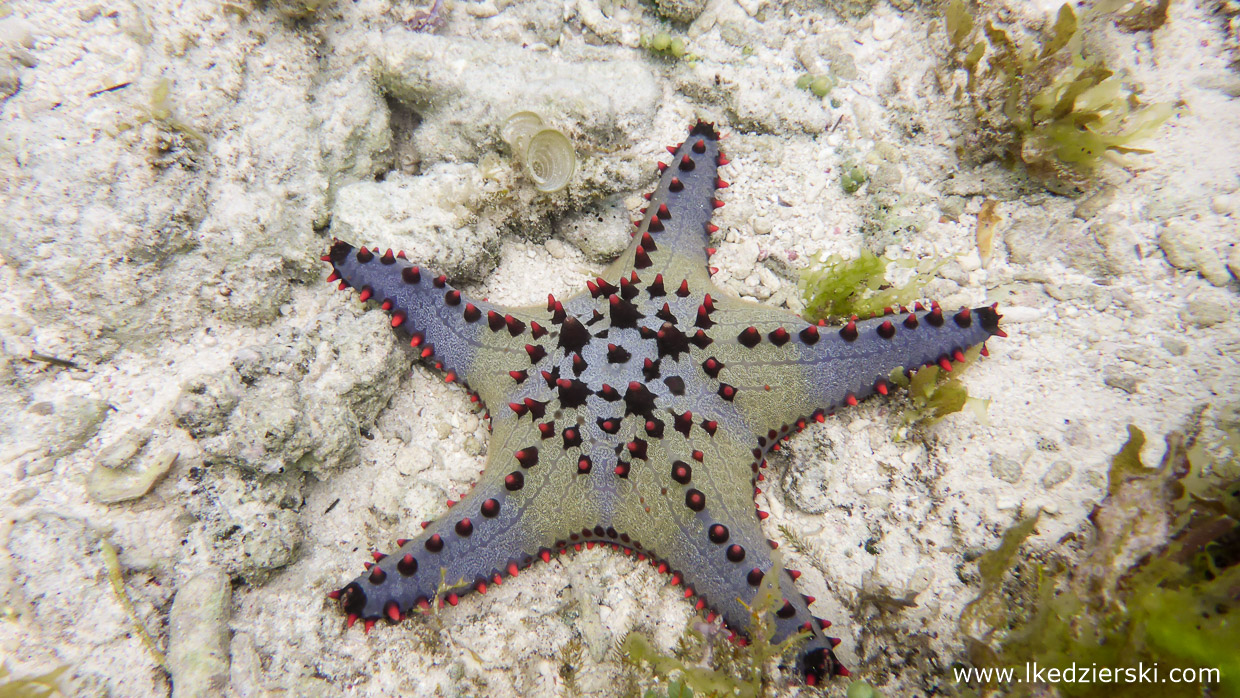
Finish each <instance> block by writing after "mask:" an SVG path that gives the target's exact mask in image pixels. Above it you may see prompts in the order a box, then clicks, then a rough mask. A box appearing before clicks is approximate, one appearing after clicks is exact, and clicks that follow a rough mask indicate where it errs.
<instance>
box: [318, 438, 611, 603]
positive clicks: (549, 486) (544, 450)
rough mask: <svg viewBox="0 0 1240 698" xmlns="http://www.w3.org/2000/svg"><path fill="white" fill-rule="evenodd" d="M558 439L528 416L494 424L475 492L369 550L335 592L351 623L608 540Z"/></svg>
mask: <svg viewBox="0 0 1240 698" xmlns="http://www.w3.org/2000/svg"><path fill="white" fill-rule="evenodd" d="M559 442H560V435H559V434H557V435H556V437H555V438H548V439H544V438H542V436H541V433H540V431H539V430H538V429H537V428H535V427H534V426H533V422H532V421H531V417H530V415H528V414H527V415H525V416H524V417H516V416H512V417H507V418H505V419H503V420H501V421H499V423H498V424H497V425H496V428H495V431H494V432H493V434H492V441H491V452H490V457H489V458H488V463H487V469H486V470H485V471H484V473H483V476H482V478H481V479H480V480H479V482H478V483H477V485H476V486H475V487H474V489H473V490H472V491H471V492H470V493H469V494H468V495H466V496H465V497H463V498H462V499H461V501H459V502H449V509H448V511H447V512H446V513H444V515H443V516H441V517H440V518H438V519H437V520H435V521H432V522H429V523H427V524H425V529H424V530H423V531H422V532H421V533H420V534H419V535H417V536H416V537H414V538H411V539H408V540H400V541H397V542H398V546H399V547H398V549H397V550H396V551H394V552H392V553H389V554H387V555H379V554H376V555H375V557H376V562H375V563H374V564H373V565H368V566H367V570H366V572H365V573H363V574H361V575H359V576H358V577H357V578H356V579H354V580H353V581H352V582H350V583H349V584H348V585H346V586H345V587H344V588H343V589H341V590H340V591H339V592H335V593H333V596H334V597H335V598H338V599H340V602H341V605H342V607H343V608H344V610H345V611H346V612H347V613H348V614H349V615H350V617H351V619H352V620H357V619H358V618H360V619H363V620H365V621H367V622H368V623H370V622H373V621H375V620H378V619H380V618H387V619H389V620H391V621H398V620H400V619H401V618H404V617H406V616H408V615H409V614H410V613H411V612H412V611H415V610H417V609H426V608H428V607H429V605H430V604H432V603H434V601H435V599H436V598H437V597H438V598H439V599H440V601H444V600H446V601H447V602H448V603H451V604H452V605H455V604H456V602H457V600H458V599H459V597H460V596H463V595H465V594H467V593H469V592H471V591H475V590H476V591H480V592H482V593H485V592H486V590H487V587H488V586H489V585H491V584H498V583H501V582H502V579H503V577H504V576H513V575H515V574H516V573H517V572H518V570H520V569H524V568H525V567H527V566H528V565H530V564H531V563H533V562H534V561H535V560H538V559H542V560H544V561H548V560H550V556H551V554H552V552H553V551H556V550H562V549H564V548H565V547H566V546H568V545H571V544H573V543H575V542H578V541H585V540H587V539H590V540H594V539H606V538H607V531H605V530H603V529H599V530H598V532H597V535H596V534H595V532H594V530H593V529H592V528H591V527H593V526H594V525H595V523H596V522H597V521H599V520H601V519H602V518H603V517H602V512H601V511H600V509H599V504H598V502H597V500H595V499H594V498H592V497H590V496H589V489H590V488H591V487H592V486H593V485H592V483H591V482H590V481H589V479H588V478H587V477H580V476H577V475H576V473H578V466H577V461H576V458H575V457H573V459H572V463H571V466H570V464H569V463H567V462H566V461H567V458H568V456H569V455H570V454H569V453H568V452H569V451H570V449H567V448H563V447H562V446H560V445H559ZM572 450H574V451H575V449H572ZM616 535H617V534H616V533H615V531H614V530H613V531H612V532H611V536H612V537H613V538H614V537H615V536H616ZM376 570H378V571H376Z"/></svg>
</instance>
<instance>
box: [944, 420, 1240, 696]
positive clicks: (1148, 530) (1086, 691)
mask: <svg viewBox="0 0 1240 698" xmlns="http://www.w3.org/2000/svg"><path fill="white" fill-rule="evenodd" d="M1207 413H1212V414H1213V415H1214V416H1213V418H1212V419H1207V418H1206V414H1207ZM1236 414H1237V410H1236V408H1235V407H1234V406H1230V407H1226V408H1221V409H1220V408H1207V409H1201V410H1198V411H1197V412H1195V413H1194V414H1193V415H1192V416H1190V418H1189V419H1188V423H1187V425H1186V427H1185V431H1184V433H1180V432H1172V433H1170V434H1168V435H1167V437H1166V445H1167V451H1166V455H1165V456H1164V458H1163V460H1162V463H1161V464H1160V465H1159V466H1158V467H1156V468H1148V467H1146V466H1145V465H1144V464H1143V463H1142V461H1141V458H1140V450H1141V446H1142V444H1143V443H1144V441H1145V435H1144V433H1143V432H1142V431H1141V430H1140V429H1138V428H1137V427H1135V426H1130V427H1129V429H1128V439H1127V441H1126V442H1125V444H1124V446H1123V448H1121V449H1120V451H1119V453H1118V454H1117V455H1116V456H1115V458H1114V460H1113V461H1112V464H1111V468H1110V484H1109V486H1108V490H1107V495H1106V497H1105V498H1104V499H1103V501H1102V502H1101V503H1100V504H1099V505H1098V506H1097V507H1096V508H1095V509H1094V512H1093V513H1092V514H1091V516H1090V523H1091V525H1092V531H1090V532H1088V534H1087V538H1088V540H1087V541H1086V544H1085V546H1084V547H1083V549H1081V551H1080V552H1079V554H1078V555H1077V556H1075V557H1074V558H1068V557H1067V556H1063V555H1059V554H1056V553H1051V554H1049V555H1047V556H1046V557H1045V559H1044V561H1041V562H1033V561H1022V560H1021V559H1019V556H1018V555H1017V554H1016V552H1017V550H1018V549H1019V547H1020V545H1021V543H1022V542H1023V541H1024V540H1025V539H1026V538H1027V537H1028V535H1029V534H1030V533H1031V532H1032V530H1033V526H1034V524H1035V521H1034V520H1031V519H1027V520H1025V521H1022V522H1021V523H1019V524H1017V525H1016V526H1015V527H1013V528H1012V529H1010V530H1009V531H1008V533H1007V534H1005V535H1004V540H1003V543H1002V544H1001V545H1000V547H999V549H998V550H996V551H993V552H992V553H988V554H987V555H984V556H983V557H982V558H981V561H980V563H979V572H980V574H981V580H982V591H981V593H980V594H979V595H978V597H977V599H975V600H974V601H973V602H972V603H970V604H969V606H968V607H966V610H965V613H964V614H963V615H962V618H961V629H962V631H963V632H965V634H966V635H969V636H970V637H971V640H970V641H969V646H968V649H969V659H970V661H971V663H972V664H973V665H974V666H976V667H981V668H987V667H995V668H998V667H1006V666H1018V667H1020V666H1024V665H1025V663H1026V662H1037V663H1038V664H1039V665H1040V666H1043V667H1056V668H1061V669H1062V668H1067V667H1070V666H1072V665H1076V666H1078V667H1082V666H1083V667H1094V666H1096V667H1105V668H1109V669H1113V670H1114V669H1119V670H1125V671H1126V670H1127V669H1131V668H1136V667H1139V666H1144V667H1150V666H1151V665H1157V666H1158V676H1159V677H1160V678H1162V679H1163V680H1164V681H1163V682H1160V683H1156V684H1150V683H1133V682H1127V681H1120V682H1115V681H1111V682H1098V681H1095V682H1092V683H1079V682H1060V683H1056V684H1055V686H1054V689H1055V690H1056V691H1057V692H1058V694H1059V695H1066V696H1106V697H1108V698H1109V697H1111V696H1118V697H1121V698H1122V697H1125V696H1154V695H1157V696H1167V697H1168V698H1178V697H1181V696H1183V697H1189V696H1192V697H1197V696H1206V695H1209V696H1224V697H1232V698H1234V697H1236V696H1240V653H1237V652H1236V651H1235V648H1236V647H1240V619H1238V618H1237V613H1240V420H1238V419H1236ZM1207 426H1209V427H1210V428H1211V429H1212V430H1213V431H1214V432H1218V433H1222V434H1223V437H1222V438H1220V439H1215V440H1214V442H1213V443H1207V442H1206V440H1205V439H1204V438H1202V434H1203V433H1204V431H1205V428H1206V427H1207ZM1184 669H1189V670H1193V671H1198V670H1205V671H1206V672H1207V676H1206V678H1205V680H1203V681H1196V682H1190V683H1170V682H1166V679H1168V678H1169V677H1170V672H1171V671H1172V670H1184ZM1216 670H1217V673H1214V672H1215V671H1216ZM1125 676H1129V674H1127V673H1125ZM970 688H973V689H977V690H979V691H983V692H985V691H988V690H993V689H997V688H1002V689H1003V690H1004V691H1005V692H1006V693H1005V695H1011V696H1026V695H1038V694H1039V693H1038V691H1040V690H1042V688H1043V687H1041V686H1038V685H1030V684H1008V685H1005V686H1003V687H999V686H997V685H994V686H986V685H976V686H972V687H970Z"/></svg>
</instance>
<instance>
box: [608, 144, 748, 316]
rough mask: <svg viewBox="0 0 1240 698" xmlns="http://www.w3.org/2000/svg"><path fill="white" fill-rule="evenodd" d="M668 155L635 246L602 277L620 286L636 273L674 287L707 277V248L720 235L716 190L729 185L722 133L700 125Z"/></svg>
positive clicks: (634, 239) (673, 147) (661, 166)
mask: <svg viewBox="0 0 1240 698" xmlns="http://www.w3.org/2000/svg"><path fill="white" fill-rule="evenodd" d="M668 151H670V152H671V154H672V162H671V164H665V163H662V162H661V163H659V169H660V172H661V175H660V177H659V183H658V185H657V186H656V187H655V189H654V191H653V192H651V193H650V194H648V195H647V199H648V200H649V201H650V203H649V204H648V205H647V206H646V208H644V209H643V211H642V213H643V215H642V218H641V220H639V221H637V222H636V224H635V225H636V227H637V230H636V232H635V233H634V235H633V242H632V243H631V244H630V245H629V248H628V249H627V250H626V251H625V252H624V254H622V255H621V256H620V258H619V259H617V260H616V262H615V263H614V264H613V265H612V266H611V267H610V268H609V269H608V270H607V272H605V273H604V274H603V276H604V278H606V279H609V280H611V281H613V282H615V281H616V280H617V279H618V278H620V277H622V276H623V275H624V274H627V273H628V272H629V271H631V270H636V271H637V273H638V274H640V275H641V277H642V278H647V279H653V278H654V277H655V276H657V275H662V276H664V277H666V278H667V279H668V280H669V283H670V280H671V279H676V280H677V281H679V280H681V279H688V280H690V283H694V282H698V281H702V280H705V279H706V278H707V274H706V262H707V258H708V256H709V254H708V251H707V243H708V242H709V241H710V234H711V232H713V231H714V230H716V228H715V227H714V226H713V225H711V222H710V220H711V217H712V216H713V215H714V212H715V209H716V208H719V207H720V206H723V202H722V201H720V200H719V199H718V198H717V191H718V190H719V189H721V188H723V187H726V186H728V185H727V183H726V182H724V181H723V180H721V179H720V178H719V175H718V170H719V166H720V165H721V164H726V163H727V158H726V157H724V155H723V152H722V151H721V150H720V148H719V134H718V133H716V131H715V129H714V127H713V126H711V125H709V124H706V123H698V124H697V125H696V126H694V127H693V129H691V130H690V132H689V137H688V138H686V139H685V141H684V142H683V143H680V144H679V145H676V146H669V147H668ZM674 290H676V289H675V287H673V288H669V289H668V291H669V292H670V291H674Z"/></svg>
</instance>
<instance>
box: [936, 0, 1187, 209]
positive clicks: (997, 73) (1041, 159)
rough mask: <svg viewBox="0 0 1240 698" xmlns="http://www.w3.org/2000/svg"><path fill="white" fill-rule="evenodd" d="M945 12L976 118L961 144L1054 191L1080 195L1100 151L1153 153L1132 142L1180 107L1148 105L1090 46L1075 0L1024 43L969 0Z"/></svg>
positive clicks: (963, 93) (962, 89) (964, 99)
mask: <svg viewBox="0 0 1240 698" xmlns="http://www.w3.org/2000/svg"><path fill="white" fill-rule="evenodd" d="M945 19H946V25H947V38H948V43H949V46H948V55H947V62H948V65H949V66H950V67H951V68H952V69H953V71H955V72H956V75H957V76H958V77H962V78H963V84H960V83H959V82H957V84H956V85H955V87H954V90H953V96H954V97H955V99H956V101H957V102H959V103H962V104H967V105H968V106H969V107H970V108H971V116H972V118H973V120H974V121H975V126H976V128H974V129H971V130H970V135H969V136H967V142H966V143H964V144H962V145H961V147H960V148H959V151H960V152H961V153H969V154H971V155H972V156H974V157H977V158H978V159H979V160H982V161H984V160H990V159H995V158H998V159H1000V160H1001V161H1003V162H1004V163H1005V164H1007V165H1009V166H1016V165H1021V166H1023V167H1024V169H1025V171H1026V172H1028V173H1029V175H1030V176H1031V177H1033V178H1034V179H1037V180H1039V181H1040V182H1042V183H1043V184H1044V185H1045V186H1046V187H1047V188H1048V189H1051V190H1052V191H1055V192H1057V193H1061V194H1075V193H1079V192H1080V191H1081V190H1082V189H1083V187H1084V185H1085V183H1086V182H1087V181H1088V180H1089V178H1090V177H1092V176H1093V174H1094V173H1095V171H1096V169H1097V167H1098V164H1099V163H1100V162H1101V161H1102V160H1103V159H1104V158H1108V159H1117V158H1118V157H1119V156H1122V155H1126V154H1131V153H1148V152H1150V151H1148V150H1142V149H1139V148H1136V147H1134V144H1136V143H1138V142H1140V141H1142V140H1145V139H1147V138H1149V137H1150V136H1152V135H1153V134H1154V132H1155V131H1156V130H1157V129H1158V127H1159V126H1161V125H1162V123H1163V122H1165V121H1166V120H1167V119H1168V118H1170V117H1171V115H1172V113H1173V111H1174V106H1173V105H1172V104H1171V103H1165V102H1164V103H1159V104H1152V105H1146V106H1142V105H1141V104H1140V102H1139V100H1138V99H1137V91H1136V90H1135V89H1134V88H1132V87H1129V86H1126V85H1125V84H1124V82H1123V80H1122V79H1121V78H1120V77H1119V76H1117V75H1116V74H1115V73H1114V71H1112V70H1110V69H1109V68H1107V66H1106V64H1105V62H1103V60H1102V59H1101V58H1098V57H1094V56H1089V55H1087V54H1086V51H1085V49H1084V47H1083V43H1084V42H1083V39H1084V35H1083V32H1082V30H1081V26H1080V23H1079V22H1078V20H1077V16H1076V13H1075V12H1074V11H1073V9H1072V6H1071V5H1067V4H1065V5H1063V6H1062V7H1061V8H1060V9H1059V13H1058V16H1057V17H1056V20H1055V22H1054V24H1053V26H1052V27H1051V28H1050V30H1049V31H1048V32H1046V33H1045V34H1044V36H1043V37H1042V40H1041V41H1040V42H1018V40H1017V39H1015V38H1013V35H1012V34H1009V32H1008V30H1006V29H1004V28H1002V27H998V26H996V25H995V24H994V23H993V22H992V21H991V20H990V19H986V20H985V21H984V22H983V23H982V24H981V26H980V27H979V26H977V23H976V21H975V19H974V17H973V15H972V14H970V12H969V10H968V9H967V8H966V6H965V2H964V0H951V2H950V3H949V4H948V6H947V9H946V17H945ZM1120 162H1122V160H1121V161H1120Z"/></svg>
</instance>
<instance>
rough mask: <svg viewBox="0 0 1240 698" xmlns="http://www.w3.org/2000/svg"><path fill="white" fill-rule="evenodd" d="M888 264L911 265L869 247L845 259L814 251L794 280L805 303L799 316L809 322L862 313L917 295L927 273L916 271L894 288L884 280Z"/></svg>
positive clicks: (871, 311)
mask: <svg viewBox="0 0 1240 698" xmlns="http://www.w3.org/2000/svg"><path fill="white" fill-rule="evenodd" d="M892 264H897V265H900V266H912V265H913V262H912V261H910V260H904V261H896V260H891V259H887V258H886V257H878V256H875V255H874V253H872V252H870V251H869V250H862V251H861V254H860V255H858V256H857V258H856V259H847V260H846V259H844V258H843V257H841V256H839V255H830V256H827V255H822V254H819V255H815V256H814V257H812V258H811V259H810V264H809V266H807V267H806V268H805V269H803V270H802V271H801V278H800V280H799V282H798V284H797V285H798V287H799V288H800V290H801V299H802V301H803V302H804V303H805V310H804V311H803V312H802V313H801V314H802V316H803V317H804V318H805V319H806V320H809V321H810V322H817V321H819V320H827V321H835V320H842V319H844V318H848V317H851V316H853V315H857V316H859V317H865V316H868V315H870V314H871V313H881V312H883V308H887V307H898V306H901V305H907V304H909V303H911V302H913V301H914V300H915V299H917V298H919V297H920V296H921V288H922V286H924V285H925V284H926V282H928V281H929V280H930V279H929V275H925V274H918V275H916V276H914V277H913V279H911V280H910V281H909V282H908V283H907V284H905V285H904V286H900V287H898V288H897V287H895V286H892V285H890V284H889V283H888V282H887V268H888V267H889V266H890V265H892Z"/></svg>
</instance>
